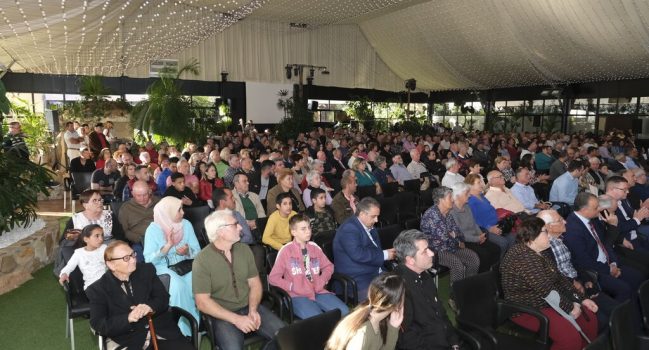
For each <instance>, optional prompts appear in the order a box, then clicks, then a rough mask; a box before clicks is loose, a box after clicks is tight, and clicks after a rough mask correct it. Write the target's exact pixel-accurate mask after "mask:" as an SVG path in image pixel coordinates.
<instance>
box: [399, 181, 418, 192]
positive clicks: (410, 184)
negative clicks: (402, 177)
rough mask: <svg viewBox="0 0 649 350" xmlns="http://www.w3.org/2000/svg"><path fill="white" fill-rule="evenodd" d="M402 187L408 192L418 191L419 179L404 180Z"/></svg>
mask: <svg viewBox="0 0 649 350" xmlns="http://www.w3.org/2000/svg"><path fill="white" fill-rule="evenodd" d="M403 187H404V188H405V189H406V191H408V192H415V193H419V191H420V190H421V181H420V180H419V179H412V180H406V181H404V182H403Z"/></svg>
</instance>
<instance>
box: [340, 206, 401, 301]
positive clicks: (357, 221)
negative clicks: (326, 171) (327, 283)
mask: <svg viewBox="0 0 649 350" xmlns="http://www.w3.org/2000/svg"><path fill="white" fill-rule="evenodd" d="M380 213H381V207H380V204H379V202H378V201H377V200H376V199H374V198H372V197H365V198H363V199H362V200H361V201H360V202H358V204H356V215H354V216H352V217H350V218H349V219H347V220H346V221H345V222H343V224H342V225H340V227H339V228H338V230H337V231H336V236H335V237H334V247H333V248H334V271H335V272H338V273H343V274H345V275H348V276H350V277H351V278H353V279H354V281H356V285H357V287H358V300H359V302H360V301H364V300H366V299H367V289H368V287H369V285H370V282H371V281H372V279H373V278H374V277H376V276H378V275H379V273H380V272H381V268H382V266H383V262H384V261H385V260H392V259H394V254H395V253H394V249H386V250H382V249H381V241H380V240H379V234H378V232H377V231H376V229H375V228H374V224H375V223H376V222H377V221H378V218H379V214H380Z"/></svg>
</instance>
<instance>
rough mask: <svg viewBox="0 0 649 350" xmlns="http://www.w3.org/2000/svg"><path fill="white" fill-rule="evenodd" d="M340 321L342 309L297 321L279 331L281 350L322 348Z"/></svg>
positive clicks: (278, 337) (317, 349)
mask: <svg viewBox="0 0 649 350" xmlns="http://www.w3.org/2000/svg"><path fill="white" fill-rule="evenodd" d="M338 321H340V310H338V309H335V310H331V311H328V312H325V313H322V314H320V315H317V316H314V317H310V318H308V319H306V320H300V321H296V322H294V323H292V324H290V325H288V326H286V327H284V328H282V329H280V330H279V332H277V342H278V344H279V348H280V349H281V350H304V349H312V350H321V349H324V347H325V344H326V343H327V339H329V336H330V335H331V333H332V332H333V330H334V328H335V327H336V324H337V323H338Z"/></svg>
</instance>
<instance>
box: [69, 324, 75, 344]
mask: <svg viewBox="0 0 649 350" xmlns="http://www.w3.org/2000/svg"><path fill="white" fill-rule="evenodd" d="M69 323H70V345H71V346H72V350H74V320H73V319H70V321H69Z"/></svg>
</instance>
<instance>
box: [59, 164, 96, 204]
mask: <svg viewBox="0 0 649 350" xmlns="http://www.w3.org/2000/svg"><path fill="white" fill-rule="evenodd" d="M91 180H92V172H74V173H70V177H66V178H65V179H64V181H63V186H64V188H65V191H66V192H70V208H72V212H73V213H75V212H76V205H75V204H76V202H75V201H76V200H78V199H79V195H80V194H81V192H83V191H85V190H88V189H90V183H91ZM65 201H66V199H65V198H64V202H65Z"/></svg>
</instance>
